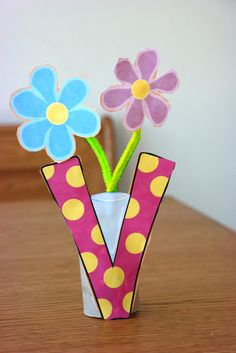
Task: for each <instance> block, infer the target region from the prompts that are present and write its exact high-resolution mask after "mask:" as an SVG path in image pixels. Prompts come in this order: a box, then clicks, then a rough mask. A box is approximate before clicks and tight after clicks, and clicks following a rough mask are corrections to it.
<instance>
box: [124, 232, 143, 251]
mask: <svg viewBox="0 0 236 353" xmlns="http://www.w3.org/2000/svg"><path fill="white" fill-rule="evenodd" d="M145 243H146V238H145V236H144V235H142V234H140V233H132V234H130V235H128V237H127V238H126V241H125V247H126V249H127V251H128V252H129V253H131V254H140V253H141V252H142V251H143V249H144V246H145Z"/></svg>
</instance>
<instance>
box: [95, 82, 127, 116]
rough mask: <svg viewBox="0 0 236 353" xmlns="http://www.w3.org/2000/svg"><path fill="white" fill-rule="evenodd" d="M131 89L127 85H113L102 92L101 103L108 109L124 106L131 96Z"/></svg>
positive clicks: (112, 109)
mask: <svg viewBox="0 0 236 353" xmlns="http://www.w3.org/2000/svg"><path fill="white" fill-rule="evenodd" d="M131 96H132V94H131V89H130V88H129V87H127V86H126V87H125V86H113V87H110V88H108V89H107V90H106V91H104V92H103V93H102V94H101V105H102V106H103V108H104V109H106V110H108V111H115V110H119V109H120V108H122V106H123V105H124V104H126V103H127V102H128V101H129V99H130V98H131Z"/></svg>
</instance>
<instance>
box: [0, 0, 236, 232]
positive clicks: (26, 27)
mask: <svg viewBox="0 0 236 353" xmlns="http://www.w3.org/2000/svg"><path fill="white" fill-rule="evenodd" d="M0 26H1V31H0V62H1V65H0V121H1V123H2V124H4V123H15V122H16V120H15V119H14V117H13V115H12V114H11V112H10V110H9V107H8V99H9V95H10V94H11V93H12V92H13V91H15V90H16V89H18V88H21V87H23V86H25V85H27V84H28V72H29V70H30V69H31V68H32V67H33V66H35V65H39V64H45V63H50V64H52V65H53V66H54V67H56V68H57V70H58V72H59V78H60V80H64V79H66V78H69V77H73V76H77V75H78V76H80V77H82V78H84V79H85V80H87V82H88V84H89V86H90V96H89V98H88V100H87V102H88V104H90V105H91V106H92V107H94V108H96V109H97V110H98V111H99V112H100V113H103V110H102V108H101V107H100V106H99V100H98V98H99V94H100V92H101V91H103V90H104V89H105V88H107V87H108V86H109V85H111V84H114V83H116V80H115V77H114V76H113V67H114V64H115V62H116V60H117V58H119V57H130V58H131V59H132V60H134V59H135V55H136V53H137V52H138V51H139V50H141V49H143V48H145V47H152V48H156V49H158V50H159V53H160V55H161V66H160V71H159V72H160V73H164V72H165V71H166V70H168V69H170V68H172V67H173V68H175V69H176V70H177V72H178V73H179V76H180V78H181V87H180V89H179V90H178V91H177V93H175V94H174V95H170V96H169V97H167V98H169V100H170V102H171V105H172V110H171V112H170V115H169V119H168V120H167V122H166V124H165V125H164V126H163V127H162V128H160V129H155V130H154V129H153V128H152V127H151V124H150V123H149V122H148V121H146V123H145V126H144V129H143V137H142V142H141V145H140V148H139V150H146V151H152V152H154V153H157V154H159V155H162V156H165V157H167V158H170V159H173V160H175V161H176V162H177V167H176V170H175V173H174V176H173V179H172V181H171V185H170V189H169V193H170V194H172V195H173V196H175V197H176V198H177V199H179V200H181V201H183V202H185V203H187V204H188V205H191V206H192V207H194V208H196V209H198V210H200V211H201V212H203V213H205V214H207V215H209V216H210V217H212V218H213V219H215V220H217V221H219V222H221V223H223V224H225V225H227V226H229V227H231V228H234V229H236V214H235V213H236V212H235V211H236V206H235V196H236V186H235V184H236V156H235V155H236V142H235V135H236V98H235V97H236V41H235V37H236V1H234V0H208V1H206V0H195V1H194V0H165V1H163V0H145V1H143V0H129V1H127V0H107V1H106V0H97V1H96V0H94V1H92V0H37V1H36V0H35V1H33V0H15V1H14V0H1V1H0ZM113 118H114V121H115V123H116V128H117V141H118V152H117V154H118V155H119V154H120V153H121V151H122V149H123V148H124V146H125V144H126V142H127V140H128V138H129V133H128V132H126V131H125V129H124V128H123V126H122V124H121V119H120V114H113ZM135 159H136V158H134V159H133V161H132V165H134V163H135ZM131 175H132V168H129V170H128V171H127V173H126V176H125V178H124V179H123V182H122V183H123V188H124V189H125V188H127V187H128V184H129V181H130V178H131Z"/></svg>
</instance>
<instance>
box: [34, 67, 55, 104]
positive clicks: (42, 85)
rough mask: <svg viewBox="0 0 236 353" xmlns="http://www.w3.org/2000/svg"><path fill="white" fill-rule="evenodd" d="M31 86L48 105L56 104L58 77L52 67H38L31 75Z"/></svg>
mask: <svg viewBox="0 0 236 353" xmlns="http://www.w3.org/2000/svg"><path fill="white" fill-rule="evenodd" d="M31 85H32V87H34V88H35V89H36V90H37V91H38V92H39V93H40V94H41V96H42V97H43V98H44V99H45V101H46V102H47V103H48V104H50V103H52V102H55V100H56V89H57V75H56V72H55V71H54V70H53V69H52V68H51V67H50V66H40V67H36V68H35V69H34V70H33V71H32V74H31Z"/></svg>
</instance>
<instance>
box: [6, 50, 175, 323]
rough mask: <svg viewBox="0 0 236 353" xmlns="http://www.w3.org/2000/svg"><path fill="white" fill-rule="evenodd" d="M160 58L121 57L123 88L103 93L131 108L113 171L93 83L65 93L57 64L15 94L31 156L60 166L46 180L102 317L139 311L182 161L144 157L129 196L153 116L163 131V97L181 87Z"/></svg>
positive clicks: (76, 82)
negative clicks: (159, 225) (88, 166)
mask: <svg viewBox="0 0 236 353" xmlns="http://www.w3.org/2000/svg"><path fill="white" fill-rule="evenodd" d="M158 65H159V59H158V55H157V52H156V51H155V50H152V49H145V50H143V51H141V52H140V53H139V54H138V56H137V59H136V61H135V63H134V65H132V64H131V63H130V61H129V60H128V59H120V60H119V61H118V63H117V65H116V67H115V75H116V77H117V79H118V80H119V81H120V84H119V85H116V86H112V87H110V88H108V89H107V90H105V91H104V92H103V93H102V94H101V105H102V106H103V108H104V109H106V110H108V111H117V110H120V109H124V117H123V122H124V126H125V127H126V128H127V129H128V130H130V131H132V137H131V139H130V141H129V143H128V145H127V147H126V148H125V150H124V152H123V154H122V156H121V158H120V160H119V162H118V163H117V166H116V168H115V169H114V171H112V170H111V167H110V165H109V161H108V158H107V156H106V154H105V153H104V151H103V148H102V146H101V145H100V143H99V141H98V140H97V139H96V137H95V136H96V135H97V133H98V132H99V130H100V119H99V116H98V114H97V113H96V112H95V111H93V110H91V109H89V108H88V107H86V106H85V105H84V100H85V98H86V96H87V91H88V89H87V84H86V83H85V82H84V81H83V80H81V79H79V78H74V79H71V80H69V81H67V82H66V83H65V84H64V85H63V86H62V88H61V89H60V90H59V89H58V82H57V77H56V73H55V71H54V69H53V68H52V67H50V66H42V67H38V68H36V69H35V70H33V71H32V73H31V76H30V86H29V87H28V88H24V89H21V90H19V91H17V92H16V93H14V94H13V95H12V97H11V101H10V105H11V107H12V109H13V111H14V112H15V114H16V115H17V116H18V117H21V118H23V119H25V120H26V122H25V123H23V124H22V125H21V126H20V127H19V129H18V134H17V135H18V139H19V142H20V144H21V145H22V146H23V147H24V148H25V149H26V150H28V151H32V152H36V151H39V150H42V149H45V150H46V152H47V153H48V155H49V156H50V157H51V158H52V159H53V160H54V161H55V162H54V163H52V164H50V165H46V166H44V167H42V169H41V171H42V174H43V177H44V179H45V181H46V183H47V185H48V187H49V189H50V191H51V193H52V195H53V196H54V199H55V200H56V202H57V204H58V206H59V208H60V209H61V212H62V215H63V216H64V218H65V220H66V222H67V225H68V227H69V229H70V231H71V233H72V235H73V238H74V241H75V244H76V247H77V249H78V252H79V255H80V261H81V277H82V286H83V299H84V312H85V314H87V315H89V316H95V317H101V318H103V319H117V318H129V317H130V315H131V313H132V311H133V310H134V306H135V296H136V293H137V279H138V275H139V270H140V265H141V263H142V259H143V256H144V254H145V252H146V248H147V243H148V240H149V237H150V233H151V228H152V224H153V221H154V218H155V217H156V214H157V211H158V208H159V205H160V203H161V200H162V197H163V195H164V193H165V190H166V188H167V185H168V182H169V179H170V176H171V174H172V171H173V169H174V166H175V163H174V162H172V161H169V160H167V159H165V158H161V157H158V156H155V155H153V154H148V153H141V154H140V156H139V159H138V163H137V167H136V171H135V175H134V178H133V181H132V186H131V191H130V194H126V193H122V192H118V191H117V190H118V184H119V181H120V178H121V177H122V175H123V173H124V170H125V168H126V167H127V165H128V162H129V160H130V158H131V157H132V155H133V153H134V151H135V149H136V147H137V145H138V143H139V141H140V138H141V127H142V124H143V121H144V118H145V117H147V118H148V119H149V120H150V122H151V124H152V125H153V126H154V127H159V126H161V125H162V124H163V123H164V121H165V120H166V118H167V114H168V111H169V108H170V105H169V103H168V101H167V100H166V99H165V98H164V97H163V96H162V94H163V93H164V94H165V93H172V92H174V91H175V90H176V88H177V87H178V83H179V81H178V77H177V74H176V72H175V71H173V70H171V71H169V72H168V73H166V74H164V75H162V76H159V77H158V76H157V75H156V72H157V68H158ZM74 135H75V136H80V137H83V138H85V139H86V141H87V142H88V145H89V146H90V147H91V148H92V149H93V151H94V153H95V154H96V156H97V158H98V161H99V164H100V166H101V171H102V174H103V179H104V183H105V185H106V192H105V193H101V194H98V195H93V196H91V195H90V194H89V192H88V189H87V186H86V181H85V179H84V175H83V170H82V166H81V161H80V160H79V158H78V157H75V156H74V157H73V155H74V153H75V139H74Z"/></svg>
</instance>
